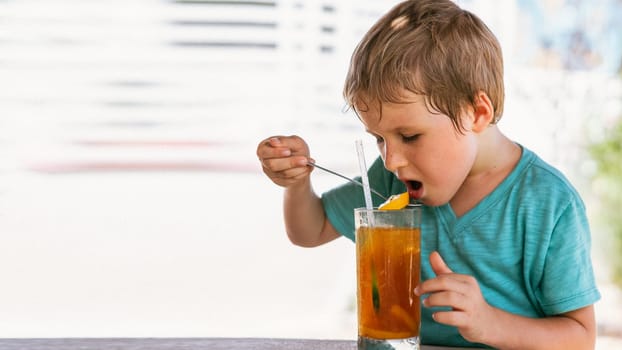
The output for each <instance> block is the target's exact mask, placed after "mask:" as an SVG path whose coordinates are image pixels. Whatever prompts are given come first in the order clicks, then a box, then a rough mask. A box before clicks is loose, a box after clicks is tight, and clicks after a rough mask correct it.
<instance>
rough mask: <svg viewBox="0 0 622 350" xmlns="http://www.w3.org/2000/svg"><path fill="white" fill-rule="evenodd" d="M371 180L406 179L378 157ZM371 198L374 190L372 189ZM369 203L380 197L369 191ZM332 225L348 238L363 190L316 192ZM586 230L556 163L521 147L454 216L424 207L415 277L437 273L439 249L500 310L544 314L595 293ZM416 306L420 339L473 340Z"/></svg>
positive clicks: (381, 183)
mask: <svg viewBox="0 0 622 350" xmlns="http://www.w3.org/2000/svg"><path fill="white" fill-rule="evenodd" d="M368 175H369V181H370V185H371V186H372V187H373V188H374V189H375V190H377V191H379V192H381V193H383V194H385V195H386V196H388V195H390V194H396V193H400V192H404V191H405V185H404V184H403V183H402V182H400V181H399V180H398V179H397V178H396V177H395V176H394V175H393V174H391V173H390V172H388V171H386V170H385V169H384V166H383V163H382V160H381V159H380V158H378V159H377V160H376V161H375V162H374V163H373V164H372V166H371V167H370V169H369V172H368ZM374 197H376V196H374ZM373 200H374V205H375V206H377V205H379V204H380V203H382V199H380V198H374V199H373ZM322 201H323V204H324V210H325V211H326V215H327V217H328V219H329V220H330V222H331V224H332V225H333V226H334V227H335V228H336V229H337V231H338V232H340V233H341V234H342V235H343V236H345V237H347V238H349V239H351V240H352V241H354V215H353V210H354V208H357V207H364V206H365V200H364V196H363V190H362V189H361V188H360V187H358V186H356V185H354V184H345V185H343V186H341V187H337V188H335V189H333V190H330V191H328V192H326V193H324V194H323V195H322ZM590 246H591V240H590V229H589V225H588V221H587V217H586V213H585V207H584V204H583V201H582V200H581V198H580V196H579V194H578V193H577V192H576V190H575V189H574V188H573V187H572V185H571V184H570V183H569V182H568V180H567V179H566V178H565V177H564V176H563V175H562V174H561V173H560V172H559V171H557V170H556V169H555V168H553V167H552V166H550V165H549V164H547V163H545V162H544V161H543V160H542V159H540V158H539V157H538V156H537V155H535V154H534V153H533V152H531V151H530V150H528V149H526V148H524V147H523V152H522V156H521V159H520V161H519V163H518V164H517V165H516V167H515V169H514V170H513V171H512V172H511V173H510V174H509V175H508V177H507V178H506V179H505V180H504V181H503V182H502V183H501V184H499V186H498V187H497V188H496V189H494V190H493V192H491V193H490V194H488V195H487V196H486V197H485V198H484V199H482V201H481V202H480V203H478V204H477V206H476V207H474V208H473V209H471V210H470V211H469V212H467V213H466V214H464V215H463V216H461V217H456V215H455V214H454V212H453V210H452V208H451V206H450V205H449V204H445V205H442V206H439V207H428V206H423V210H422V220H421V254H422V259H421V261H422V267H421V269H422V270H421V278H422V280H427V279H430V278H433V277H435V275H434V273H433V271H432V268H431V267H430V264H429V260H428V256H429V255H430V253H431V252H433V251H438V252H439V253H440V254H441V256H442V257H443V259H444V260H445V262H446V263H447V265H448V266H449V268H450V269H452V270H453V271H454V272H455V273H460V274H467V275H471V276H473V277H475V278H476V279H477V281H478V282H479V285H480V288H481V290H482V293H483V295H484V298H485V299H486V301H487V302H488V303H489V304H490V305H492V306H495V307H497V308H500V309H503V310H505V311H508V312H511V313H514V314H518V315H522V316H527V317H534V318H539V317H546V316H551V315H556V314H560V313H564V312H568V311H572V310H576V309H579V308H581V307H584V306H588V305H591V304H593V303H595V302H596V301H597V300H598V299H600V293H599V292H598V289H597V287H596V282H595V278H594V273H593V269H592V262H591V257H590ZM433 311H434V310H430V309H427V308H425V307H423V306H422V321H421V322H422V325H421V341H422V343H423V344H437V345H445V346H477V344H471V343H469V342H467V341H466V340H465V339H464V338H462V336H460V334H459V333H458V331H457V329H456V328H455V327H450V326H446V325H442V324H439V323H436V322H435V321H434V320H433V319H432V312H433Z"/></svg>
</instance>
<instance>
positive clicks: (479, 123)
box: [471, 91, 495, 132]
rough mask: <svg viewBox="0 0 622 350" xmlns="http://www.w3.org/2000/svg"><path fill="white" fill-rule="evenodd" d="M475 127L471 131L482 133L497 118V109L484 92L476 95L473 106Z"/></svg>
mask: <svg viewBox="0 0 622 350" xmlns="http://www.w3.org/2000/svg"><path fill="white" fill-rule="evenodd" d="M472 112H473V125H472V128H471V130H472V131H474V132H481V131H483V130H485V129H486V128H487V127H488V126H489V125H490V124H491V123H492V121H493V120H494V118H495V108H494V107H493V105H492V102H490V98H488V95H487V94H486V93H485V92H483V91H478V92H477V94H476V95H475V104H474V105H473V111H472Z"/></svg>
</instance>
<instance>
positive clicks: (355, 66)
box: [343, 0, 504, 130]
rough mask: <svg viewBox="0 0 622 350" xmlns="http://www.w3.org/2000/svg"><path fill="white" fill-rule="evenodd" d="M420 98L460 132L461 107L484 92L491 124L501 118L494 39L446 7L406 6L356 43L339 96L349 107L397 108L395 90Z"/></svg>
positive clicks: (446, 1)
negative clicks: (385, 105) (385, 104)
mask: <svg viewBox="0 0 622 350" xmlns="http://www.w3.org/2000/svg"><path fill="white" fill-rule="evenodd" d="M403 90H407V91H410V92H412V93H415V94H420V95H424V96H425V97H426V104H427V106H428V108H429V109H431V110H435V111H438V112H441V113H443V114H445V115H447V116H449V118H450V119H451V120H452V122H453V124H454V127H455V128H456V129H457V130H462V125H461V118H460V115H461V112H462V111H463V108H464V107H466V106H468V105H471V106H474V105H475V103H476V95H477V94H478V92H480V91H483V92H484V93H486V94H487V96H488V98H489V99H490V100H491V102H492V105H493V108H494V113H495V115H494V120H493V123H496V122H497V121H498V120H499V119H500V118H501V115H502V113H503V99H504V87H503V57H502V53H501V47H500V45H499V43H498V41H497V39H496V38H495V36H494V34H493V33H492V32H491V31H490V29H488V27H487V26H486V25H485V24H484V22H482V21H481V20H480V19H479V18H478V17H477V16H475V15H474V14H472V13H470V12H468V11H466V10H463V9H461V8H460V7H458V6H457V5H456V4H454V3H453V2H451V1H450V0H409V1H404V2H402V3H400V4H398V5H397V6H395V7H394V8H393V9H391V10H390V11H389V12H388V13H387V14H385V15H384V16H383V17H382V18H380V20H378V22H376V24H374V26H373V27H372V28H371V29H370V30H369V31H368V32H367V34H365V36H364V37H363V39H362V40H361V42H360V43H359V44H358V46H357V47H356V49H355V50H354V53H353V54H352V59H351V61H350V69H349V71H348V74H347V77H346V81H345V86H344V90H343V95H344V98H345V99H346V102H347V103H348V105H349V106H350V108H353V109H355V111H356V108H358V109H359V110H365V109H368V108H369V106H370V105H375V104H380V105H381V104H382V103H383V102H390V103H403V102H406V101H404V97H403V96H402V94H401V91H403Z"/></svg>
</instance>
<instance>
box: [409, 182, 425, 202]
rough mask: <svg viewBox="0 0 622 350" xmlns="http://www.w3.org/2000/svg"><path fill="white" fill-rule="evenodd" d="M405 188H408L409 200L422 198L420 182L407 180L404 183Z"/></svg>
mask: <svg viewBox="0 0 622 350" xmlns="http://www.w3.org/2000/svg"><path fill="white" fill-rule="evenodd" d="M406 187H407V188H408V195H409V196H410V198H413V199H419V198H421V197H422V196H423V184H422V183H421V182H419V181H415V180H409V181H406Z"/></svg>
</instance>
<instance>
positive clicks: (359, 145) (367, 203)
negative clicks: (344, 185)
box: [356, 139, 374, 210]
mask: <svg viewBox="0 0 622 350" xmlns="http://www.w3.org/2000/svg"><path fill="white" fill-rule="evenodd" d="M356 154H357V155H358V157H359V168H360V170H361V180H363V193H364V194H365V207H367V210H372V209H374V205H373V203H372V201H371V188H370V187H369V178H368V177H367V165H366V164H365V154H364V153H363V141H361V140H360V139H359V140H356Z"/></svg>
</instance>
